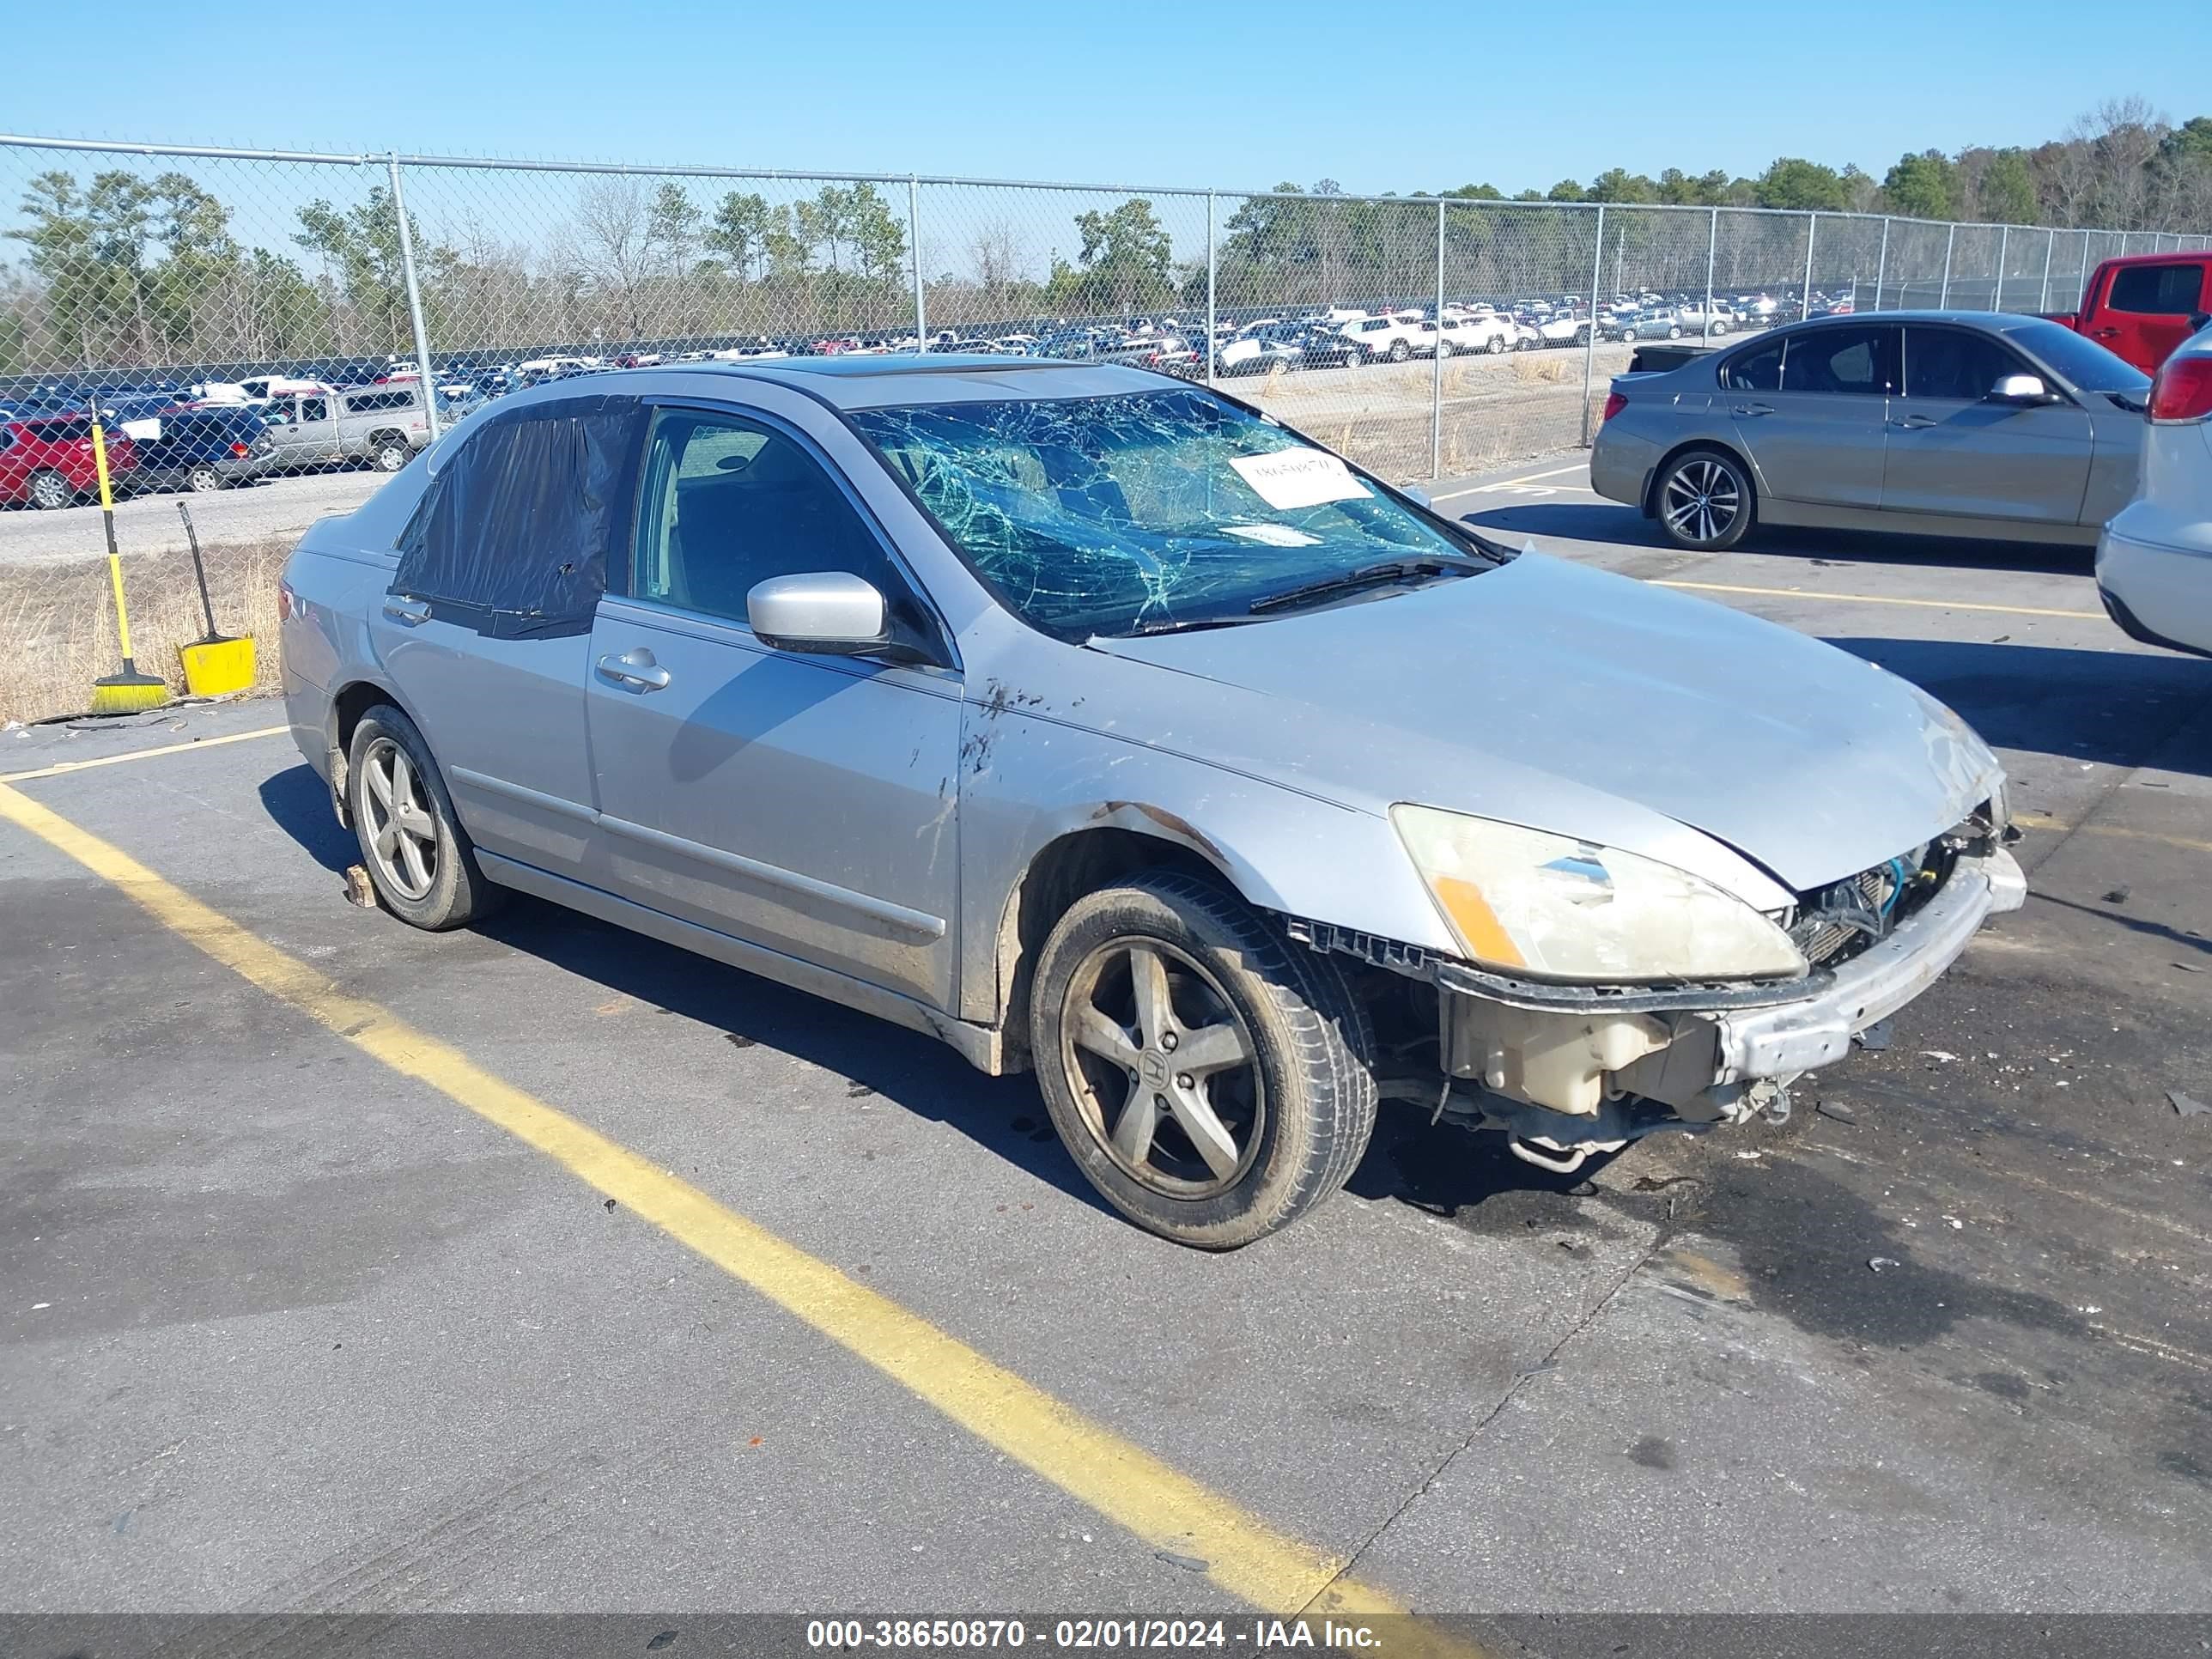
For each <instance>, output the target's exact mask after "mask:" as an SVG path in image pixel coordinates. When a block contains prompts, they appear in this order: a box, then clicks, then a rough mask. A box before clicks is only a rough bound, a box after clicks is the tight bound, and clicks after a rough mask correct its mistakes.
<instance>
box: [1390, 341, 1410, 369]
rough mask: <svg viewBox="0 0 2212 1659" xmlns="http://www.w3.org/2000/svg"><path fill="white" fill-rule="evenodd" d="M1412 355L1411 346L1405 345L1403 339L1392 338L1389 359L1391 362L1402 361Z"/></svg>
mask: <svg viewBox="0 0 2212 1659" xmlns="http://www.w3.org/2000/svg"><path fill="white" fill-rule="evenodd" d="M1410 356H1413V347H1411V346H1409V345H1407V343H1405V342H1404V341H1403V340H1393V341H1392V342H1391V343H1390V361H1391V362H1394V363H1402V362H1405V361H1406V359H1407V358H1408V357H1410Z"/></svg>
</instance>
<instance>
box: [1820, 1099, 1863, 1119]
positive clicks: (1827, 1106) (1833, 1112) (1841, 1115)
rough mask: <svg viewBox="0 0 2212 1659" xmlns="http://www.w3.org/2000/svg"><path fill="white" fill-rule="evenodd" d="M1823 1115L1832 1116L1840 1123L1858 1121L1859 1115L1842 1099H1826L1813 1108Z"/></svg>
mask: <svg viewBox="0 0 2212 1659" xmlns="http://www.w3.org/2000/svg"><path fill="white" fill-rule="evenodd" d="M1813 1109H1814V1111H1816V1112H1818V1113H1819V1114H1820V1115H1821V1116H1822V1117H1832V1118H1833V1119H1835V1120H1836V1121H1837V1122H1838V1123H1857V1121H1859V1115H1858V1114H1857V1112H1855V1111H1853V1110H1852V1109H1850V1107H1848V1106H1846V1105H1844V1103H1842V1102H1841V1101H1837V1100H1824V1101H1822V1102H1820V1104H1819V1105H1817V1106H1815V1107H1814V1108H1813Z"/></svg>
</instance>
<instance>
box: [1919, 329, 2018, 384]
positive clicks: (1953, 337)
mask: <svg viewBox="0 0 2212 1659" xmlns="http://www.w3.org/2000/svg"><path fill="white" fill-rule="evenodd" d="M2033 372H2034V371H2033V370H2032V369H2031V368H2028V366H2027V364H2026V363H2024V362H2021V360H2020V359H2019V358H2017V357H2015V356H2013V354H2012V353H2011V352H2009V351H2008V350H2006V349H2005V348H2004V347H2003V346H2002V345H2000V344H1999V343H1997V342H1996V341H1995V340H1993V339H1991V338H1990V337H1989V336H1988V335H1986V334H1977V333H1975V332H1973V331H1972V330H1970V329H1963V328H1923V327H1919V326H1917V325H1915V326H1908V327H1907V328H1906V329H1905V396H1906V397H1908V398H1956V399H1958V400H1960V401H1962V402H1966V403H1972V402H1976V401H1978V400H1979V399H1980V398H1986V397H1988V396H1989V395H1990V388H1991V387H1993V386H1996V383H1997V382H1998V381H1999V380H2002V379H2003V378H2004V377H2005V376H2006V375H2008V374H2033Z"/></svg>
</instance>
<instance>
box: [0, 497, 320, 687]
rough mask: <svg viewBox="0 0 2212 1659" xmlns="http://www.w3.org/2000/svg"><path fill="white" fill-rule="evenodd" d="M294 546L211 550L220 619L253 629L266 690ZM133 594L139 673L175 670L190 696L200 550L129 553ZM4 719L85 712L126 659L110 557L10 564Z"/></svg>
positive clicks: (2, 570) (1, 621)
mask: <svg viewBox="0 0 2212 1659" xmlns="http://www.w3.org/2000/svg"><path fill="white" fill-rule="evenodd" d="M288 552H289V544H286V543H283V542H276V541H267V542H248V543H243V544H238V545H234V546H227V547H210V548H209V549H207V550H206V555H207V573H208V592H209V594H210V597H211V598H212V599H214V601H215V620H216V627H217V628H219V629H222V632H224V633H225V634H251V635H252V636H253V639H254V659H255V666H256V668H257V669H258V671H259V676H260V678H258V680H257V681H256V682H255V683H254V686H253V690H254V691H255V692H257V693H258V692H265V691H273V690H276V578H277V576H278V575H279V574H281V573H282V571H283V568H284V558H285V556H286V554H287V553H288ZM123 591H124V597H125V599H126V600H128V602H129V604H130V606H131V649H132V652H133V654H134V655H135V656H136V657H137V663H138V668H139V671H141V672H142V673H148V674H160V675H162V676H164V677H166V678H167V680H168V682H169V684H170V686H171V688H172V689H173V690H176V691H177V692H179V693H180V694H181V693H182V692H183V690H184V687H185V678H184V666H183V664H182V663H181V662H180V661H179V659H178V656H177V648H178V647H179V646H185V645H190V644H191V643H192V642H193V641H196V640H197V639H199V638H200V637H201V636H202V635H204V634H205V633H206V632H207V624H206V623H205V621H204V619H203V618H202V617H201V615H200V597H199V590H198V588H197V586H194V584H193V581H192V562H191V556H189V555H186V554H183V553H174V554H155V555H152V556H144V557H139V558H132V559H125V561H124V562H123ZM0 647H4V648H0V720H48V719H51V718H52V717H53V716H55V715H58V714H81V713H82V712H83V710H84V709H85V708H86V707H87V705H88V704H89V703H90V702H91V701H92V683H93V682H94V680H96V679H98V678H100V677H101V676H102V675H104V674H112V673H113V672H115V671H116V668H117V667H118V655H117V651H116V645H115V605H114V601H113V599H112V598H111V596H110V593H109V589H108V580H107V561H106V560H105V559H87V560H84V561H82V562H78V563H75V564H67V565H44V566H40V567H37V568H21V567H0Z"/></svg>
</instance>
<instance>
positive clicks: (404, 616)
mask: <svg viewBox="0 0 2212 1659" xmlns="http://www.w3.org/2000/svg"><path fill="white" fill-rule="evenodd" d="M384 614H385V615H386V616H387V617H391V618H392V621H394V622H397V623H406V624H407V625H408V626H409V627H410V628H412V627H413V626H414V625H415V624H416V623H426V622H428V621H429V620H430V602H429V601H428V599H401V598H400V597H399V596H398V594H396V593H395V594H393V595H392V596H391V597H389V598H388V599H386V600H385V601H384Z"/></svg>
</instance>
